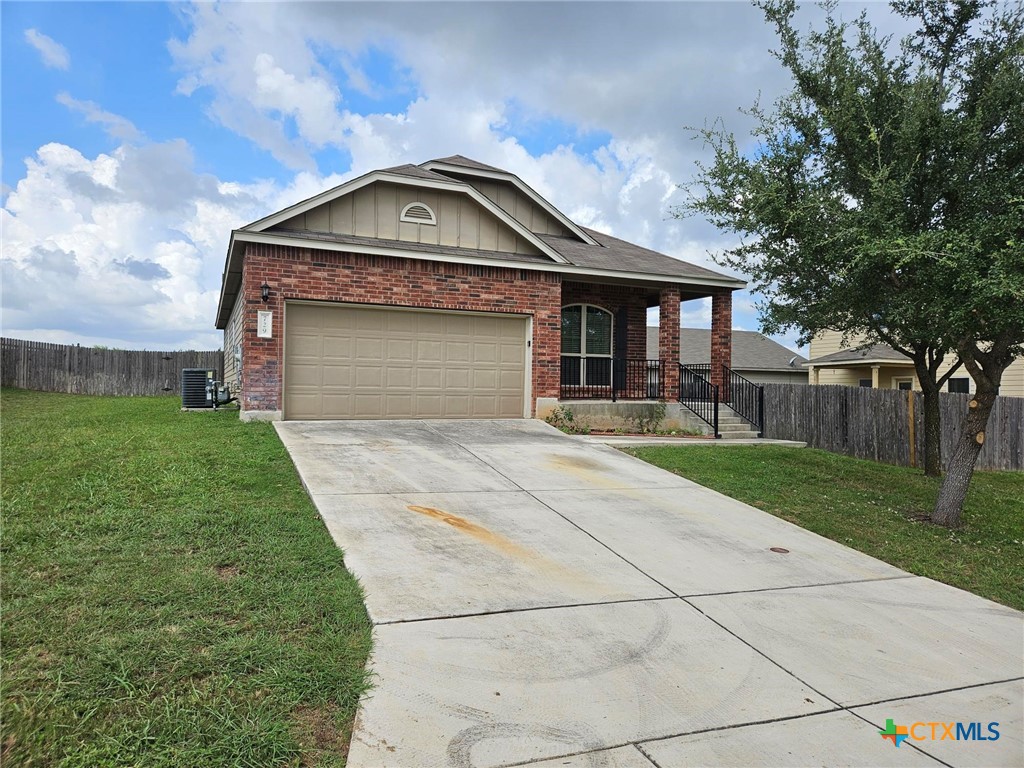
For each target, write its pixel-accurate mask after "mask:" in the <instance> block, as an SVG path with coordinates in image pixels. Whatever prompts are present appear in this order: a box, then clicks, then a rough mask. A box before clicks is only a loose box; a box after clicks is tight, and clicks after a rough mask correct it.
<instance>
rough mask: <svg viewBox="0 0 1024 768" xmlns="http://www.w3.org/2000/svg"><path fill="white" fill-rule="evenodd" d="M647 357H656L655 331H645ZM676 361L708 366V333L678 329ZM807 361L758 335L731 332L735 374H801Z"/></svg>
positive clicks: (705, 331) (656, 342)
mask: <svg viewBox="0 0 1024 768" xmlns="http://www.w3.org/2000/svg"><path fill="white" fill-rule="evenodd" d="M647 357H649V358H650V359H652V360H653V359H656V358H657V357H658V327H657V326H648V327H647ZM679 360H680V362H683V363H691V364H695V365H700V364H705V365H706V364H708V363H710V362H711V331H710V330H709V329H707V328H680V329H679ZM806 362H807V358H806V357H804V356H803V355H801V354H798V353H796V352H794V351H793V350H791V349H788V348H786V347H784V346H782V345H781V344H779V343H778V342H777V341H772V340H771V339H769V338H768V337H767V336H765V335H764V334H763V333H758V332H757V331H733V332H732V368H733V369H735V370H737V371H788V372H791V373H792V372H795V373H803V368H802V367H801V366H802V365H803V364H804V363H806Z"/></svg>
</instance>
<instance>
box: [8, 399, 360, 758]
mask: <svg viewBox="0 0 1024 768" xmlns="http://www.w3.org/2000/svg"><path fill="white" fill-rule="evenodd" d="M178 407H179V403H178V401H177V400H176V399H175V398H170V397H163V398H101V397H84V396H74V395H59V394H43V393H37V392H25V391H19V390H4V391H3V393H2V399H0V420H2V461H3V466H2V470H3V517H2V525H3V530H2V539H0V544H2V557H3V595H2V599H3V626H2V645H3V648H2V660H3V706H2V714H3V742H2V754H0V762H2V763H3V764H4V765H27V764H32V765H43V766H45V765H61V766H96V765H147V766H182V765H196V766H198V765H239V766H243V765H244V766H267V765H340V764H342V763H343V762H344V753H345V751H346V749H347V743H348V732H349V731H348V729H349V728H350V726H351V722H352V718H353V716H354V714H355V707H356V703H357V700H358V698H359V695H360V694H361V693H362V692H363V691H364V690H365V688H366V685H367V677H366V673H365V672H364V664H365V661H366V657H367V654H368V652H369V648H370V638H371V634H370V623H369V621H368V619H367V617H366V613H365V609H364V607H363V602H362V594H361V591H360V588H359V585H358V584H357V583H356V582H355V580H354V579H353V578H352V576H351V575H350V574H349V573H348V572H347V571H346V570H345V568H344V565H343V563H342V556H341V553H340V552H339V551H338V549H337V548H336V547H335V546H334V544H333V542H332V541H331V538H330V536H329V535H328V533H327V531H326V529H325V528H324V525H323V523H322V522H321V520H320V519H319V517H318V515H317V513H316V510H315V509H314V508H313V506H312V504H311V502H310V501H309V498H308V497H307V496H306V494H305V492H304V491H303V489H302V486H301V484H300V483H299V480H298V477H297V475H296V473H295V470H294V468H293V466H292V464H291V461H290V460H289V458H288V455H287V454H286V452H285V450H284V448H283V447H282V446H281V444H280V442H279V441H278V439H277V436H276V435H275V434H274V431H273V428H272V427H271V426H270V425H269V424H242V423H240V422H239V421H238V417H237V414H235V413H232V412H228V411H223V412H219V413H181V412H180V411H179V410H178Z"/></svg>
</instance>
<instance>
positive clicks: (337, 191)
mask: <svg viewBox="0 0 1024 768" xmlns="http://www.w3.org/2000/svg"><path fill="white" fill-rule="evenodd" d="M378 182H391V183H392V184H395V185H399V186H402V187H415V188H419V189H422V190H433V191H437V192H440V191H448V192H452V193H455V194H459V195H464V196H467V197H469V198H471V199H472V200H473V201H474V202H475V203H476V204H477V205H478V206H479V207H480V208H482V209H484V210H485V211H486V212H487V213H488V214H490V215H491V216H492V217H494V218H495V219H497V220H498V221H499V222H500V223H501V224H503V225H504V226H505V227H507V228H508V229H509V230H511V231H512V232H514V233H515V235H516V237H517V239H521V240H522V241H523V242H524V243H529V244H530V245H531V246H532V247H533V248H535V249H536V251H537V252H539V253H542V254H544V255H545V256H547V257H548V258H549V259H550V260H551V261H554V262H556V263H560V264H564V263H566V261H565V259H564V258H563V257H562V256H561V255H560V254H559V253H558V251H557V250H555V249H554V248H552V247H551V246H549V245H548V244H546V243H545V242H544V241H543V240H541V239H540V238H539V237H538V236H537V235H535V234H534V233H533V232H531V231H530V230H529V229H528V228H527V227H525V226H523V225H522V223H520V222H519V221H517V220H516V219H515V218H513V217H512V216H510V215H509V214H508V212H506V211H505V210H503V209H502V208H500V207H499V206H498V205H496V204H495V203H494V202H492V201H491V200H489V199H488V198H487V197H485V196H484V195H483V194H481V193H480V192H479V191H478V190H476V189H474V188H473V187H472V186H470V185H469V184H466V183H464V182H461V181H457V180H455V179H450V178H448V177H446V176H441V175H440V174H435V173H432V172H430V171H429V170H427V169H424V168H422V167H419V166H414V165H401V166H395V167H394V168H389V169H386V170H381V171H372V172H371V173H367V174H364V175H363V176H360V177H358V178H356V179H352V180H351V181H348V182H345V183H344V184H341V185H339V186H337V187H334V188H333V189H329V190H327V191H325V192H321V193H320V194H318V195H314V196H313V197H310V198H308V199H306V200H303V201H302V202H299V203H296V204H295V205H292V206H289V207H288V208H284V209H283V210H280V211H277V212H276V213H272V214H270V215H269V216H265V217H264V218H262V219H259V220H258V221H254V222H252V223H251V224H247V225H246V226H244V227H242V228H241V230H239V231H240V232H267V231H269V230H271V229H274V228H280V227H283V226H284V224H285V222H289V221H291V222H292V223H293V224H294V223H295V222H296V220H297V219H298V217H299V216H300V215H303V214H306V213H308V212H309V211H311V210H313V209H315V208H321V207H322V206H324V205H325V204H331V203H333V202H334V201H336V200H339V199H341V198H343V197H345V196H347V195H351V194H353V193H355V192H357V191H358V190H360V189H362V188H364V187H367V186H370V185H373V184H376V183H378ZM320 215H321V216H322V214H320ZM286 228H289V229H290V227H286Z"/></svg>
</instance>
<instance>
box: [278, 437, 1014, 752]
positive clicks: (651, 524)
mask: <svg viewBox="0 0 1024 768" xmlns="http://www.w3.org/2000/svg"><path fill="white" fill-rule="evenodd" d="M276 426H277V430H278V433H279V434H280V436H281V439H282V440H283V441H284V444H285V445H286V446H287V448H288V450H289V452H290V453H291V456H292V458H293V460H294V461H295V464H296V466H297V467H298V470H299V473H300V475H301V476H302V480H303V482H304V483H305V484H306V487H307V489H308V490H309V493H310V494H311V496H312V497H313V501H314V502H315V503H316V506H317V508H318V509H319V510H320V514H321V515H322V516H323V518H324V521H325V522H326V524H327V527H328V529H329V530H330V532H331V535H332V536H333V537H334V539H335V541H336V542H337V543H338V545H339V546H340V547H342V548H343V549H344V551H345V561H346V564H347V565H348V567H349V569H350V570H351V571H352V572H353V573H354V574H355V575H356V576H357V577H358V578H359V579H360V581H361V582H362V584H363V587H364V588H365V590H366V604H367V608H368V609H369V612H370V617H371V618H372V620H373V622H374V624H375V625H376V627H375V647H374V654H373V659H372V662H371V663H372V667H373V670H374V672H375V675H376V680H375V687H374V689H373V691H372V692H371V693H370V694H369V695H368V696H367V697H366V699H365V700H364V701H363V703H362V707H361V710H360V713H359V716H358V718H357V722H356V727H355V733H354V735H353V739H352V746H351V753H350V756H349V765H350V766H353V768H362V767H363V766H374V767H376V766H413V767H416V768H419V767H421V766H422V767H425V766H454V767H457V768H461V767H462V766H508V765H519V764H530V765H538V766H545V767H551V768H554V766H562V767H564V766H571V767H575V766H579V767H582V766H624V767H626V768H641V767H642V768H652V766H660V767H661V768H670V767H672V766H695V765H701V766H750V765H759V766H803V765H858V766H888V765H892V766H904V765H908V766H916V765H920V766H929V765H931V766H934V765H942V764H947V765H955V766H960V765H965V766H999V765H1006V766H1020V765H1022V764H1024V740H1022V733H1024V711H1022V710H1024V661H1022V658H1024V617H1022V614H1020V613H1019V612H1017V611H1013V610H1011V609H1008V608H1004V607H1002V606H999V605H997V604H995V603H992V602H989V601H987V600H983V599H981V598H978V597H975V596H973V595H970V594H968V593H966V592H962V591H960V590H957V589H953V588H951V587H947V586H945V585H942V584H939V583H937V582H934V581H931V580H929V579H924V578H919V577H915V576H911V575H910V574H907V573H905V572H903V571H900V570H898V569H896V568H893V567H892V566H889V565H886V564H885V563H882V562H880V561H878V560H875V559H873V558H870V557H867V556H865V555H862V554H860V553H857V552H854V551H853V550H850V549H847V548H845V547H843V546H841V545H839V544H835V543H833V542H830V541H828V540H826V539H822V538H820V537H818V536H816V535H814V534H811V533H808V532H806V531H804V530H802V529H800V528H798V527H796V526H793V525H790V524H789V523H786V522H784V521H782V520H779V519H777V518H774V517H772V516H770V515H768V514H766V513H763V512H760V511H758V510H756V509H754V508H752V507H749V506H747V505H745V504H741V503H739V502H737V501H735V500H733V499H730V498H728V497H726V496H722V495H720V494H718V493H715V492H713V491H710V490H708V489H706V488H703V487H701V486H699V485H696V484H694V483H691V482H689V481H688V480H685V479H683V478H680V477H677V476H675V475H673V474H671V473H668V472H665V471H662V470H660V469H657V468H655V467H652V466H650V465H648V464H645V463H643V462H641V461H639V460H636V459H633V458H632V457H630V456H627V455H625V454H622V453H620V452H619V451H616V450H615V449H612V448H608V447H605V446H599V445H593V444H590V443H586V442H584V441H581V440H579V439H576V438H571V437H567V436H565V435H563V434H561V433H560V432H557V431H556V430H554V429H552V428H551V427H549V426H548V425H546V424H543V423H541V422H538V421H399V422H395V421H388V422H383V421H377V422H365V421H364V422H351V421H350V422H282V423H278V424H277V425H276ZM773 547H774V548H781V549H784V550H788V552H775V551H772V548H773ZM887 719H892V720H893V721H894V723H895V724H896V725H904V726H912V725H913V724H914V723H917V722H923V723H931V722H935V723H950V722H961V723H964V724H965V726H966V724H968V723H975V722H977V723H981V733H982V734H983V735H988V734H989V733H990V732H989V731H987V730H986V729H987V728H988V724H989V723H990V722H996V723H998V724H999V725H998V726H996V730H997V731H998V733H999V734H1000V736H999V738H998V740H987V741H980V740H966V739H961V740H955V739H950V738H947V739H942V738H936V739H934V740H933V739H932V738H931V737H930V733H931V731H930V730H929V727H928V726H921V727H920V728H918V729H917V730H916V731H914V734H915V735H916V736H922V737H926V738H922V739H921V740H915V739H910V740H907V741H904V742H903V743H902V745H901V746H900V747H898V748H897V747H896V746H894V745H893V743H892V742H891V741H890V740H886V739H883V738H882V737H881V736H880V734H879V729H881V728H884V727H885V726H886V720H887ZM942 735H944V730H943V728H942V727H938V728H937V730H936V736H937V737H941V736H942Z"/></svg>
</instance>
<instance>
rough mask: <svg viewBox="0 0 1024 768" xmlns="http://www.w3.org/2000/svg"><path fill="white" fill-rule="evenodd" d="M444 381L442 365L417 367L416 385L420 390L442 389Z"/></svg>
mask: <svg viewBox="0 0 1024 768" xmlns="http://www.w3.org/2000/svg"><path fill="white" fill-rule="evenodd" d="M443 381H444V373H443V372H442V369H441V368H440V367H435V366H430V367H427V366H423V367H420V368H417V369H416V375H415V383H414V386H415V388H416V389H418V390H421V391H422V390H425V389H435V390H436V389H440V388H441V384H442V383H443Z"/></svg>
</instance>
